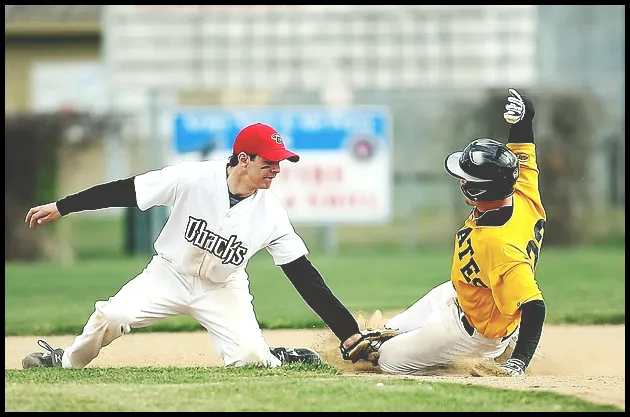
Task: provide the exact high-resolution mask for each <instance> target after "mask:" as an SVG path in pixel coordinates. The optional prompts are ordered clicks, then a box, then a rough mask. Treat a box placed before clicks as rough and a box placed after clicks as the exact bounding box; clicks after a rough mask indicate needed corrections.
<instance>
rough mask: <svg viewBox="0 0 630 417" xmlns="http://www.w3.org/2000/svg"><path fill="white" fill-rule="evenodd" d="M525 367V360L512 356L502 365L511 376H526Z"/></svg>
mask: <svg viewBox="0 0 630 417" xmlns="http://www.w3.org/2000/svg"><path fill="white" fill-rule="evenodd" d="M525 368H526V366H525V362H523V361H522V360H520V359H515V358H510V359H508V360H507V361H505V363H504V364H503V365H501V369H503V370H504V371H505V372H507V374H508V375H509V376H524V375H525Z"/></svg>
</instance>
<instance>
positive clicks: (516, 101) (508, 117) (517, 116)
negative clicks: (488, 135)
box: [503, 88, 526, 124]
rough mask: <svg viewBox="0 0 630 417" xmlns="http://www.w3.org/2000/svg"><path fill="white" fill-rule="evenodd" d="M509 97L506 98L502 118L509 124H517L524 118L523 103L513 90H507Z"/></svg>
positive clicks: (521, 98)
mask: <svg viewBox="0 0 630 417" xmlns="http://www.w3.org/2000/svg"><path fill="white" fill-rule="evenodd" d="M508 91H509V92H510V96H509V97H508V99H507V101H508V103H507V104H506V105H505V110H506V112H505V113H503V118H504V119H505V121H506V122H508V123H510V124H514V123H518V122H520V121H521V120H523V117H525V107H526V106H525V101H524V100H523V97H521V95H520V94H519V93H518V91H516V90H515V89H513V88H510V89H509V90H508Z"/></svg>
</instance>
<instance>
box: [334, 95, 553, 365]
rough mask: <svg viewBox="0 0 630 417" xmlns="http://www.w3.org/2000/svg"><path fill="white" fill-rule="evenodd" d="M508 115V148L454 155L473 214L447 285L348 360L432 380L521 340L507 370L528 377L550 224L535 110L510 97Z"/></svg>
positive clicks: (482, 146)
mask: <svg viewBox="0 0 630 417" xmlns="http://www.w3.org/2000/svg"><path fill="white" fill-rule="evenodd" d="M509 92H510V96H509V97H508V100H507V104H506V106H505V109H506V112H505V113H504V118H505V120H506V121H507V122H508V123H510V124H511V127H510V130H509V135H508V143H507V145H506V144H503V143H500V142H497V141H495V140H492V139H488V138H482V139H476V140H474V141H472V142H471V143H470V144H468V145H467V146H466V147H465V148H464V150H463V151H461V152H454V153H452V154H450V155H448V156H447V158H446V160H445V168H446V170H447V172H448V173H449V174H451V175H452V176H453V177H455V178H457V179H459V181H460V187H461V191H462V193H463V194H464V197H465V198H466V202H467V204H469V205H470V206H472V210H471V212H470V215H469V216H468V218H467V219H466V221H465V222H464V225H463V226H462V227H461V228H460V229H459V230H458V231H457V233H456V234H455V239H454V242H455V250H454V253H453V263H452V267H451V271H450V280H449V281H446V282H444V283H443V284H441V285H439V286H437V287H435V288H434V289H432V290H431V291H430V292H429V293H427V294H426V295H425V296H424V297H422V298H421V299H420V300H418V301H417V302H416V303H415V304H414V305H412V306H411V307H409V308H408V309H407V310H406V311H404V312H402V313H400V314H399V315H397V316H395V317H393V318H392V319H391V320H390V321H389V322H388V323H387V325H386V326H385V327H386V329H395V330H397V331H398V332H399V334H397V335H395V336H394V337H392V334H391V333H390V334H383V335H382V337H381V340H378V338H379V336H380V331H376V333H377V334H376V335H374V336H373V337H372V339H373V340H374V342H373V343H364V345H363V346H361V347H360V349H355V351H353V352H350V353H348V354H347V355H345V356H347V359H352V360H353V361H356V360H360V359H365V360H370V361H372V363H374V364H375V365H378V366H379V367H380V368H381V370H383V371H384V372H388V373H393V374H429V373H431V372H434V371H435V369H436V367H438V368H439V367H441V366H444V365H448V364H450V363H452V361H453V360H455V359H457V358H458V357H462V356H469V355H472V356H481V357H485V358H488V359H494V358H497V357H498V356H500V355H501V354H503V353H504V352H505V351H506V348H507V347H508V344H509V342H510V339H512V338H516V336H517V335H518V339H517V341H516V344H515V346H514V350H513V352H512V353H511V356H510V358H509V359H507V361H506V362H505V363H503V364H501V367H502V368H503V369H504V370H505V371H506V372H507V373H508V374H509V375H511V376H520V375H524V374H525V370H526V369H527V366H528V365H529V363H530V361H531V359H532V357H533V355H534V352H535V351H536V348H537V346H538V342H539V340H540V336H541V333H542V328H543V323H544V320H545V314H546V311H545V303H544V301H543V296H542V293H541V291H540V289H539V288H538V285H537V283H536V280H535V278H534V272H535V269H536V265H537V263H538V257H539V255H540V247H541V244H542V238H543V234H544V228H545V221H546V215H545V210H544V208H543V205H542V203H541V199H540V193H539V190H538V168H537V165H536V152H535V145H534V134H533V126H532V121H533V119H534V115H535V111H534V107H533V104H532V102H531V101H530V100H529V99H527V98H524V97H521V95H520V94H519V93H518V92H517V91H515V90H513V89H510V90H509Z"/></svg>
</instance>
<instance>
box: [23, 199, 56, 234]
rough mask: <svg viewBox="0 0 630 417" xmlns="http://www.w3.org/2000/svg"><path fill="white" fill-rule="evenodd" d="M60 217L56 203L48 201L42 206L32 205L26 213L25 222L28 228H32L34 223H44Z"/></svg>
mask: <svg viewBox="0 0 630 417" xmlns="http://www.w3.org/2000/svg"><path fill="white" fill-rule="evenodd" d="M60 217H61V214H59V210H57V203H48V204H44V205H43V206H37V207H33V208H32V209H30V210H29V211H28V213H26V219H25V220H24V222H25V223H28V227H29V228H31V229H32V228H33V226H35V225H36V224H44V223H48V222H52V221H53V220H57V219H58V218H60Z"/></svg>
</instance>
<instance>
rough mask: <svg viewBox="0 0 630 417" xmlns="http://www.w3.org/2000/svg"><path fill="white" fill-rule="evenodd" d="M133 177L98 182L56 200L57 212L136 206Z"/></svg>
mask: <svg viewBox="0 0 630 417" xmlns="http://www.w3.org/2000/svg"><path fill="white" fill-rule="evenodd" d="M134 178H135V177H129V178H125V179H121V180H116V181H111V182H107V183H103V184H98V185H95V186H93V187H90V188H88V189H85V190H83V191H80V192H78V193H76V194H71V195H69V196H66V197H64V198H62V199H61V200H59V201H57V210H59V214H61V215H62V216H65V215H67V214H70V213H76V212H79V211H85V210H99V209H104V208H109V207H138V202H137V200H136V188H135V185H134V182H133V181H134Z"/></svg>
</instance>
